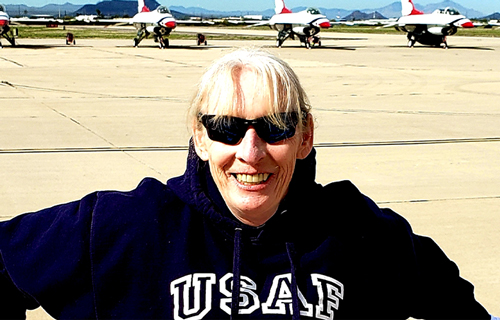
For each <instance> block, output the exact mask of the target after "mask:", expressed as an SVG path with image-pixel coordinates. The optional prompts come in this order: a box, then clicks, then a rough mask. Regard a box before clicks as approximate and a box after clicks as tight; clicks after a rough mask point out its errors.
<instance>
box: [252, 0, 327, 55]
mask: <svg viewBox="0 0 500 320" xmlns="http://www.w3.org/2000/svg"><path fill="white" fill-rule="evenodd" d="M274 11H275V12H276V14H275V15H274V16H272V17H271V19H269V20H268V21H264V22H262V23H257V24H254V25H252V27H255V26H262V25H269V27H270V28H271V29H274V30H276V31H278V36H277V39H276V46H277V47H281V45H282V44H283V42H285V40H286V39H288V38H292V39H295V37H297V38H298V39H299V40H300V42H301V43H303V44H304V45H305V46H306V48H308V49H309V48H311V45H314V44H318V45H321V42H320V40H319V37H318V36H317V35H318V33H319V32H320V30H321V29H326V28H330V27H331V23H330V21H329V20H328V19H327V18H326V16H324V15H323V14H321V12H320V11H319V9H317V8H312V7H310V8H307V10H304V11H300V12H296V13H293V12H292V11H291V10H290V9H288V8H287V7H286V6H285V2H284V0H275V8H274Z"/></svg>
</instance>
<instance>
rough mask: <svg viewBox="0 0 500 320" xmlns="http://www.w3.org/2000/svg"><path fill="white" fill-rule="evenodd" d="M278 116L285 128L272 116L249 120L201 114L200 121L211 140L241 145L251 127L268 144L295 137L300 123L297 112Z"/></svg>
mask: <svg viewBox="0 0 500 320" xmlns="http://www.w3.org/2000/svg"><path fill="white" fill-rule="evenodd" d="M276 116H277V117H278V118H279V120H280V122H281V123H283V124H284V127H281V126H277V125H276V124H274V122H273V121H272V119H271V117H270V116H265V117H261V118H257V119H253V120H247V119H242V118H237V117H231V116H216V115H212V114H199V121H200V122H201V123H202V124H203V126H204V127H205V128H206V129H207V133H208V137H209V138H210V139H211V140H214V141H218V142H222V143H225V144H229V145H237V144H238V143H240V141H241V139H243V137H244V136H245V133H246V132H247V130H248V127H250V126H252V127H253V128H254V129H255V131H256V132H257V135H258V136H259V137H260V138H261V139H262V140H264V141H265V142H267V143H276V142H278V141H282V140H285V139H288V138H291V137H293V136H294V135H295V128H296V127H297V124H298V122H299V117H298V114H297V112H283V113H278V114H276V115H275V117H276Z"/></svg>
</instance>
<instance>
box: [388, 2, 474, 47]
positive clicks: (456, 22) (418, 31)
mask: <svg viewBox="0 0 500 320" xmlns="http://www.w3.org/2000/svg"><path fill="white" fill-rule="evenodd" d="M401 6H402V10H401V13H402V15H403V16H402V17H400V18H399V19H398V20H397V21H396V22H395V23H393V24H389V25H387V26H386V27H395V28H396V29H397V30H399V31H403V32H406V33H407V38H408V47H410V48H412V47H413V46H414V45H415V42H419V43H421V44H425V45H432V46H438V47H439V46H442V47H443V48H445V49H447V48H448V44H447V42H446V37H447V36H451V35H454V34H455V33H457V29H458V28H474V24H473V23H472V22H471V21H470V20H469V19H467V18H466V17H465V16H463V15H461V14H460V13H459V12H458V11H457V10H455V9H453V8H449V7H448V8H445V9H437V10H435V11H434V12H433V13H431V14H424V13H423V12H422V11H420V10H417V9H416V8H415V6H414V4H413V2H412V0H401Z"/></svg>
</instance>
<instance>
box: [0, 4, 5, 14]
mask: <svg viewBox="0 0 500 320" xmlns="http://www.w3.org/2000/svg"><path fill="white" fill-rule="evenodd" d="M0 11H3V12H6V10H5V6H4V5H3V4H1V3H0Z"/></svg>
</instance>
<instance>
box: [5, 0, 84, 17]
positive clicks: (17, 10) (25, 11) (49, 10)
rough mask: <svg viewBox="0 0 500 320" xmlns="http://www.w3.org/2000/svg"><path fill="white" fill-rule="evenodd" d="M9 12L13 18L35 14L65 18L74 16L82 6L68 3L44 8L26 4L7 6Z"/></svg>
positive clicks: (49, 5)
mask: <svg viewBox="0 0 500 320" xmlns="http://www.w3.org/2000/svg"><path fill="white" fill-rule="evenodd" d="M5 7H6V9H7V12H8V13H9V15H10V16H11V17H21V16H29V15H34V14H48V15H52V16H56V17H58V16H61V17H63V16H65V15H73V13H74V12H75V11H76V10H78V9H79V8H80V7H81V5H75V4H71V3H69V2H66V3H65V4H60V5H59V4H48V5H45V6H43V7H30V6H27V5H25V4H7V5H6V6H5Z"/></svg>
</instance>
